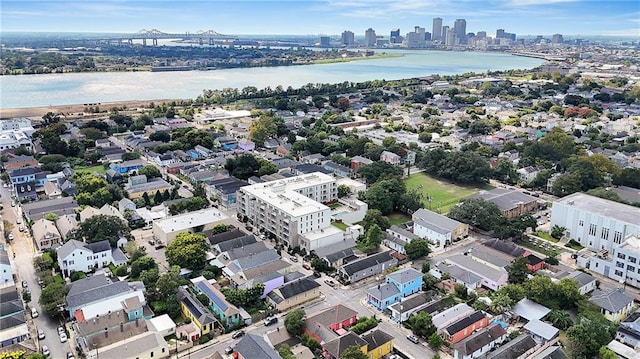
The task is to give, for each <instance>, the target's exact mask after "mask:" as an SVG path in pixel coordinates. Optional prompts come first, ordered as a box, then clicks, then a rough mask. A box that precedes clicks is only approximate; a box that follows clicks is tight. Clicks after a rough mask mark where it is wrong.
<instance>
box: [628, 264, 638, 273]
mask: <svg viewBox="0 0 640 359" xmlns="http://www.w3.org/2000/svg"><path fill="white" fill-rule="evenodd" d="M627 270H628V271H632V272H635V271H636V267H634V266H632V265H628V264H627Z"/></svg>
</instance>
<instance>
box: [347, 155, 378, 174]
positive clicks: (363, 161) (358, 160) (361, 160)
mask: <svg viewBox="0 0 640 359" xmlns="http://www.w3.org/2000/svg"><path fill="white" fill-rule="evenodd" d="M372 163H373V161H372V160H370V159H368V158H365V157H362V156H353V157H351V170H353V171H354V172H355V171H357V170H358V167H360V166H365V165H370V164H372Z"/></svg>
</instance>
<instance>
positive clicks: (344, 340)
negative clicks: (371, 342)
mask: <svg viewBox="0 0 640 359" xmlns="http://www.w3.org/2000/svg"><path fill="white" fill-rule="evenodd" d="M354 345H357V346H358V347H362V346H365V345H367V342H366V341H365V340H364V339H362V338H360V337H359V336H357V335H356V334H354V333H353V332H348V333H347V334H345V335H343V336H341V337H338V338H335V339H333V340H330V341H328V342H327V343H325V344H324V349H326V350H327V351H328V352H329V353H331V355H333V357H334V358H340V355H341V354H342V352H344V351H345V350H346V349H347V348H349V347H350V346H354Z"/></svg>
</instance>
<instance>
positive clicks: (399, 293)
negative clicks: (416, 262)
mask: <svg viewBox="0 0 640 359" xmlns="http://www.w3.org/2000/svg"><path fill="white" fill-rule="evenodd" d="M421 289H422V273H420V272H419V271H417V270H415V269H413V268H405V269H402V270H399V271H397V272H393V273H391V274H387V276H386V281H385V283H384V284H381V285H378V286H376V287H373V288H370V289H369V290H367V302H368V303H369V304H371V305H373V306H374V307H376V309H378V310H380V311H384V310H386V309H387V307H389V306H390V305H392V304H395V303H399V302H400V301H402V298H405V297H408V296H410V295H412V294H415V293H418V292H419V291H420V290H421Z"/></svg>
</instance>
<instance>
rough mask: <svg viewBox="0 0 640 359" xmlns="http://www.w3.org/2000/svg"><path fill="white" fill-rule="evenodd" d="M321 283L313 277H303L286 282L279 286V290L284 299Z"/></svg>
mask: <svg viewBox="0 0 640 359" xmlns="http://www.w3.org/2000/svg"><path fill="white" fill-rule="evenodd" d="M319 286H320V284H318V282H316V281H315V280H313V279H311V278H308V277H307V278H302V279H299V280H296V281H294V282H289V283H286V284H285V285H283V286H281V287H280V288H278V291H279V292H280V293H281V294H282V297H283V298H284V299H288V298H292V297H295V296H296V295H298V294H302V293H305V292H308V291H310V290H313V289H314V288H318V287H319Z"/></svg>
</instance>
